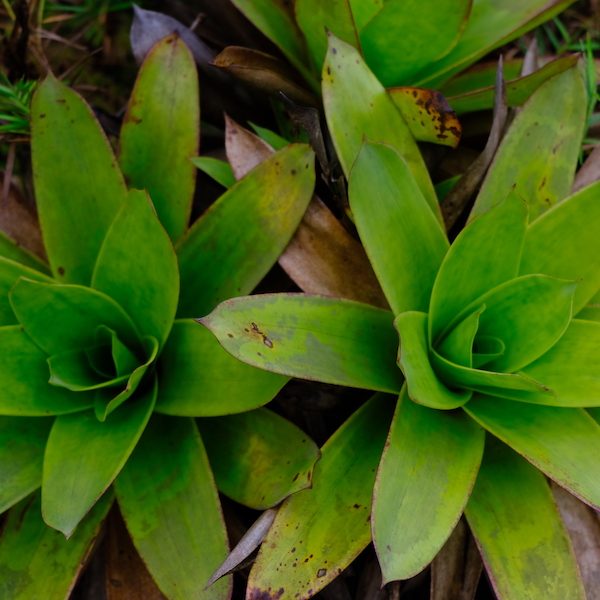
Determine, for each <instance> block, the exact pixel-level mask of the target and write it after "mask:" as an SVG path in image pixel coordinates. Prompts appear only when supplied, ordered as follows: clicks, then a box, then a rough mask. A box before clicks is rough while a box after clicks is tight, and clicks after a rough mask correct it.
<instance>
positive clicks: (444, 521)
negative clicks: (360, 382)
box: [372, 388, 485, 584]
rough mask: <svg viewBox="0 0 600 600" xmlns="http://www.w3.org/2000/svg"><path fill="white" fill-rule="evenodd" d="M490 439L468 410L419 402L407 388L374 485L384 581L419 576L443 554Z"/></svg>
mask: <svg viewBox="0 0 600 600" xmlns="http://www.w3.org/2000/svg"><path fill="white" fill-rule="evenodd" d="M484 440H485V434H484V431H483V429H481V428H480V427H479V426H478V425H477V424H476V423H475V422H473V420H472V419H471V418H469V416H468V415H466V414H465V413H464V412H462V411H458V410H457V411H440V410H432V409H430V408H426V407H423V406H419V405H418V404H415V403H414V402H411V400H410V398H409V397H408V394H407V393H406V388H404V390H403V392H402V394H401V395H400V399H399V401H398V407H397V408H396V414H395V415H394V420H393V422H392V427H391V429H390V433H389V436H388V439H387V442H386V445H385V450H384V451H383V457H382V459H381V464H380V465H379V471H378V472H377V480H376V482H375V489H374V491H373V519H372V524H373V525H372V527H373V542H374V544H375V549H376V551H377V557H378V559H379V564H380V565H381V570H382V571H383V583H384V584H385V583H387V582H389V581H395V580H398V579H408V578H409V577H413V576H414V575H416V574H417V573H419V572H420V571H422V570H423V569H424V568H425V567H426V566H427V565H428V564H429V563H430V562H431V561H432V560H433V559H434V558H435V555H436V554H437V553H438V552H439V550H440V549H441V547H442V546H443V545H444V542H445V541H446V539H447V538H448V537H449V536H450V534H451V533H452V530H453V529H454V527H455V525H456V523H457V522H458V520H459V519H460V516H461V515H462V512H463V509H464V507H465V504H466V503H467V499H468V498H469V494H470V492H471V488H472V487H473V484H474V483H475V478H476V477H477V470H478V469H479V463H480V462H481V456H482V454H483V445H484Z"/></svg>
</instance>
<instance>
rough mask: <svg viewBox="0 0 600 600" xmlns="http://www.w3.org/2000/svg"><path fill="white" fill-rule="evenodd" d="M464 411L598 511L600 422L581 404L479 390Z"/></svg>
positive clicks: (599, 490) (599, 491)
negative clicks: (559, 404)
mask: <svg viewBox="0 0 600 600" xmlns="http://www.w3.org/2000/svg"><path fill="white" fill-rule="evenodd" d="M463 410H466V411H467V413H469V414H470V415H471V416H472V417H473V418H474V419H475V420H476V421H477V422H479V423H480V424H481V425H483V427H485V428H486V429H487V430H488V431H490V432H491V433H493V434H494V435H495V436H496V437H498V438H500V439H501V440H502V441H503V442H505V443H506V444H508V445H509V446H511V447H512V448H513V449H514V450H516V451H517V452H519V453H520V454H522V455H523V456H524V457H525V458H527V459H528V460H529V461H530V462H531V463H532V464H534V465H535V466H536V467H537V468H538V469H540V471H542V472H543V473H545V474H546V475H548V477H550V478H551V479H554V481H556V482H557V483H558V484H559V485H561V486H562V487H564V488H566V489H568V490H569V491H570V492H571V493H572V494H574V495H575V496H577V497H578V498H580V499H581V500H583V501H584V502H587V503H588V504H590V505H591V506H592V507H595V508H596V510H598V506H600V469H599V466H598V461H597V460H596V457H597V456H598V452H599V451H600V426H599V425H598V424H597V423H596V422H595V421H594V420H593V419H592V418H591V417H590V416H589V415H588V414H587V413H586V412H585V411H584V410H583V409H581V408H556V407H554V406H534V405H532V404H525V403H523V402H512V401H510V400H502V399H501V398H495V397H490V396H484V395H479V394H477V395H475V396H474V397H473V399H472V400H471V402H469V403H468V404H467V405H465V406H464V407H463Z"/></svg>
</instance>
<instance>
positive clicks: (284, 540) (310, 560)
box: [248, 394, 395, 600]
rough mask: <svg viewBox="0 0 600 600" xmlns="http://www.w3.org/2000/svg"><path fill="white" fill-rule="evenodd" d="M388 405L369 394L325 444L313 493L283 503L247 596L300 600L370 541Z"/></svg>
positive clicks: (382, 398) (390, 411) (389, 415)
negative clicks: (373, 492) (363, 403)
mask: <svg viewBox="0 0 600 600" xmlns="http://www.w3.org/2000/svg"><path fill="white" fill-rule="evenodd" d="M394 404H395V402H394V398H392V397H390V396H387V395H383V394H377V395H375V396H374V397H373V398H371V400H369V402H367V403H366V404H365V405H363V406H362V407H361V408H360V409H359V410H357V411H356V412H355V413H354V414H353V415H352V416H351V417H350V419H348V420H347V421H346V422H345V423H344V424H343V425H342V426H341V427H340V428H339V429H338V430H337V431H336V432H335V433H334V435H333V436H331V438H329V440H328V441H327V443H326V444H325V445H324V446H323V448H322V458H321V460H320V461H319V462H318V463H317V464H316V466H315V471H314V474H313V487H312V489H310V490H304V491H302V492H298V493H297V494H294V495H293V496H291V497H290V498H288V499H287V500H286V501H285V502H284V504H283V506H282V507H281V509H280V510H279V513H278V514H277V517H276V518H275V521H274V523H273V525H271V528H270V529H269V533H268V534H267V537H266V538H265V541H264V542H263V545H262V547H261V550H260V552H259V554H258V558H257V560H256V563H255V564H254V568H253V569H252V571H251V572H250V578H249V580H248V589H249V590H252V593H253V597H257V598H259V597H261V596H262V595H263V594H265V593H269V588H270V589H271V590H279V593H277V592H276V594H275V595H278V598H279V600H292V599H296V600H306V599H307V598H310V597H311V596H313V595H314V594H316V593H317V592H318V591H320V590H321V589H323V588H324V587H325V586H326V585H327V584H328V583H330V582H331V581H332V580H333V579H335V578H336V577H337V576H338V575H339V573H341V571H342V570H343V569H345V568H346V567H347V566H348V565H349V564H350V562H352V560H354V558H355V557H356V556H358V554H359V553H360V552H362V550H363V549H364V548H365V547H366V546H367V544H368V543H369V542H370V541H371V533H370V526H369V522H370V520H371V493H372V491H373V484H374V482H375V471H376V469H377V464H378V463H379V459H380V457H381V452H382V450H383V446H384V443H385V438H386V435H387V432H388V428H389V424H390V421H391V418H392V414H393V411H394ZM281 590H283V591H281ZM254 594H255V596H254Z"/></svg>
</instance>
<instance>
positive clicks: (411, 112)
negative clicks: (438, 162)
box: [388, 87, 462, 148]
mask: <svg viewBox="0 0 600 600" xmlns="http://www.w3.org/2000/svg"><path fill="white" fill-rule="evenodd" d="M388 94H389V95H390V98H391V99H392V100H393V101H394V103H395V104H396V106H397V107H398V109H399V110H400V112H401V113H402V116H403V117H404V120H405V121H406V123H407V125H408V128H409V129H410V132H411V133H412V134H413V137H414V138H415V139H416V140H417V141H419V142H433V143H434V144H441V145H442V146H450V147H451V148H456V146H458V143H459V142H460V135H461V133H462V128H461V126H460V123H459V122H458V119H457V118H456V114H455V113H454V111H453V110H452V107H451V106H450V105H449V104H448V102H447V101H446V98H444V96H442V94H440V93H439V92H436V91H434V90H425V89H422V88H411V87H396V88H390V89H389V90H388Z"/></svg>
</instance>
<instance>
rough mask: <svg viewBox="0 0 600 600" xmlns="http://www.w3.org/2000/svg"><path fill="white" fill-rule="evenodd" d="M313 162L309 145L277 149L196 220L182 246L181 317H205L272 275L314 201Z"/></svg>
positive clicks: (179, 246)
mask: <svg viewBox="0 0 600 600" xmlns="http://www.w3.org/2000/svg"><path fill="white" fill-rule="evenodd" d="M313 161H314V152H313V151H312V150H311V149H310V147H308V146H306V145H304V144H294V145H291V146H288V147H286V148H284V149H282V150H280V151H279V152H276V153H275V154H273V155H272V156H270V157H269V158H267V159H266V160H265V161H264V162H263V163H262V164H260V165H259V166H258V167H256V169H254V170H253V171H252V172H251V173H248V175H246V177H244V178H243V179H242V180H241V181H239V182H238V183H237V184H236V185H234V186H233V187H232V188H230V189H229V190H228V191H227V192H226V193H225V194H224V195H223V196H221V198H219V200H218V201H217V202H216V203H215V204H213V205H212V206H211V207H210V209H209V210H208V211H207V212H206V213H205V214H204V215H203V216H202V217H200V219H199V220H198V221H196V223H195V224H194V226H193V227H192V228H191V229H190V230H189V232H188V233H187V235H186V236H185V237H184V238H183V239H182V240H181V242H180V243H179V244H178V246H177V255H178V257H179V263H180V268H181V297H180V300H179V308H178V312H177V314H178V316H179V317H180V318H184V317H198V316H201V315H203V314H206V313H207V312H209V311H210V310H212V309H213V308H214V307H215V306H216V305H217V304H218V303H219V302H221V301H222V300H225V299H226V298H231V297H232V296H239V295H243V294H247V293H249V292H251V291H252V289H253V288H254V287H255V286H256V285H257V284H258V283H259V281H260V280H261V279H262V278H263V277H264V276H265V275H266V273H267V272H268V271H269V269H270V268H271V267H272V266H273V264H274V263H275V261H276V260H277V258H278V257H279V255H280V254H281V253H282V251H283V249H284V248H285V246H286V245H287V243H288V242H289V241H290V238H291V237H292V234H293V233H294V230H295V229H296V227H297V226H298V223H299V222H300V219H301V218H302V215H303V214H304V211H305V210H306V207H307V206H308V203H309V202H310V199H311V196H312V192H313V188H314V182H315V172H314V167H313ZM274 215H277V218H274Z"/></svg>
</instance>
